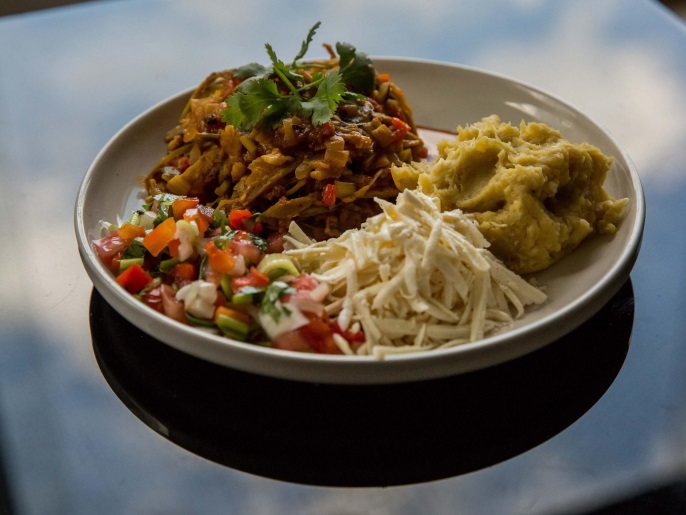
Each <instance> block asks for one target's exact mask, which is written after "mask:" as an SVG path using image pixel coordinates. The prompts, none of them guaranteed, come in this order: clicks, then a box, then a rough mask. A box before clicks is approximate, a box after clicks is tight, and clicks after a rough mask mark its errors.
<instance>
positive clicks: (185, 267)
mask: <svg viewBox="0 0 686 515" xmlns="http://www.w3.org/2000/svg"><path fill="white" fill-rule="evenodd" d="M169 275H170V276H172V277H174V278H177V279H185V280H187V281H193V280H195V279H196V277H197V271H196V269H195V265H194V264H193V263H179V264H178V265H174V266H173V267H172V269H171V270H170V271H169Z"/></svg>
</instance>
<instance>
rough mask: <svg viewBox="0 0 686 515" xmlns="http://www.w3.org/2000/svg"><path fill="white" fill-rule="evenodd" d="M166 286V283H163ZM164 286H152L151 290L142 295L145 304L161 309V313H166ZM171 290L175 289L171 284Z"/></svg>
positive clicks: (156, 309) (157, 309)
mask: <svg viewBox="0 0 686 515" xmlns="http://www.w3.org/2000/svg"><path fill="white" fill-rule="evenodd" d="M162 286H164V285H162ZM162 286H158V287H156V288H150V289H149V290H146V291H145V292H144V293H143V295H142V296H141V300H142V301H143V303H144V304H146V305H147V306H149V307H151V308H152V309H154V310H155V311H159V312H160V313H165V310H164V306H163V304H164V295H163V289H162ZM168 288H169V289H170V290H172V291H174V290H173V288H172V287H171V286H169V287H168Z"/></svg>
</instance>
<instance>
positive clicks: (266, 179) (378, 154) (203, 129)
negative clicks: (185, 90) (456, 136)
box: [145, 47, 427, 240]
mask: <svg viewBox="0 0 686 515" xmlns="http://www.w3.org/2000/svg"><path fill="white" fill-rule="evenodd" d="M327 48H329V47H327ZM329 51H330V53H331V58H330V59H329V60H325V61H313V62H310V63H307V65H306V66H304V67H303V68H302V69H301V70H300V75H301V76H302V78H303V82H304V83H307V81H308V80H310V79H311V76H310V74H309V73H308V71H311V72H312V73H314V72H315V71H316V72H322V73H328V72H329V71H331V70H336V69H338V66H339V59H338V58H337V57H336V55H335V54H334V52H333V51H332V50H331V49H330V48H329ZM234 72H235V70H227V71H222V72H217V73H213V74H211V75H210V76H208V77H207V78H206V79H205V80H204V81H203V82H202V83H201V84H200V85H199V86H198V87H197V89H196V90H195V92H194V93H193V94H192V96H191V98H190V99H189V101H188V103H187V105H186V107H185V109H184V110H183V112H182V114H181V117H180V120H179V123H178V125H177V126H176V127H175V128H173V129H172V130H171V131H170V132H169V133H168V134H167V137H166V143H167V149H168V152H167V154H166V155H165V157H164V158H163V159H162V160H161V161H160V162H159V163H158V164H157V165H156V166H155V167H154V168H153V169H152V170H151V171H150V173H149V174H148V175H147V177H146V178H145V186H146V189H147V191H148V193H149V194H150V195H156V194H159V193H165V192H166V193H172V194H175V195H187V196H194V197H198V198H199V199H200V200H201V202H202V203H204V204H207V205H210V206H212V207H214V208H215V209H220V210H222V211H225V212H226V213H227V214H228V213H229V212H230V211H231V210H234V209H249V210H251V212H252V213H259V215H258V220H259V222H260V223H261V224H262V225H263V226H264V228H265V229H266V230H267V231H268V232H270V233H281V234H283V233H284V232H286V230H287V228H288V226H289V224H290V222H291V220H294V219H297V223H298V224H299V225H300V227H301V228H303V230H304V231H305V232H306V233H307V234H308V235H309V236H311V237H312V238H314V239H316V240H322V239H326V238H329V237H335V236H338V235H339V234H341V233H342V232H343V231H345V230H347V229H350V228H356V227H359V226H360V225H361V223H362V222H364V221H365V220H366V219H367V218H369V217H370V216H373V215H375V214H377V213H378V212H379V204H378V203H376V202H374V200H373V199H374V198H375V197H376V198H382V199H387V200H391V201H392V200H394V199H395V197H396V196H397V194H398V189H397V187H396V186H395V184H394V182H393V178H392V176H391V172H390V169H391V165H393V164H395V165H400V164H402V163H409V162H411V161H416V160H419V159H422V158H424V157H426V155H427V150H426V148H425V146H424V144H423V142H422V140H421V139H420V138H419V136H418V135H417V130H416V126H415V123H414V120H413V118H412V110H411V108H410V106H409V105H408V103H407V100H406V99H405V96H404V94H403V91H402V90H401V89H400V88H399V87H398V86H397V85H395V84H394V83H393V82H391V80H390V78H389V76H388V75H387V74H380V73H378V72H376V71H374V74H375V81H374V87H373V88H372V90H371V91H365V92H361V91H355V93H356V96H355V98H354V99H353V100H346V101H344V102H342V103H341V104H339V105H338V106H337V109H336V111H335V113H334V115H333V117H332V118H331V119H330V120H329V121H326V122H324V123H321V124H318V125H314V124H313V122H312V121H311V120H310V119H308V118H306V117H303V116H300V115H298V114H292V115H288V116H287V117H285V118H283V119H282V120H281V121H280V122H279V123H278V124H277V125H276V126H274V127H262V126H260V125H257V126H255V127H253V128H252V129H250V130H249V131H242V130H239V128H237V127H235V126H233V125H228V124H226V123H225V122H223V121H222V117H221V112H222V110H225V109H226V108H227V104H226V99H227V97H228V96H229V95H231V94H232V93H233V91H234V90H235V88H236V87H238V85H239V84H240V83H241V82H242V81H241V79H240V78H237V77H236V76H235V75H234Z"/></svg>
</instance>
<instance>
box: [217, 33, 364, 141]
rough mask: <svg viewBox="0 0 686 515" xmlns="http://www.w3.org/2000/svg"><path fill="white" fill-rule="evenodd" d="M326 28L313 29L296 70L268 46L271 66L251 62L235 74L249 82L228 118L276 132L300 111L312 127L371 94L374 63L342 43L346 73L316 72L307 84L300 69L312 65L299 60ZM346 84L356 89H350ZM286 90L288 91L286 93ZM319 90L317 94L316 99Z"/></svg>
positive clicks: (230, 102)
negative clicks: (291, 116) (318, 32)
mask: <svg viewBox="0 0 686 515" xmlns="http://www.w3.org/2000/svg"><path fill="white" fill-rule="evenodd" d="M320 25H321V23H320V22H317V23H315V24H314V26H313V27H312V28H311V29H310V31H309V32H308V34H307V37H306V38H305V40H304V41H303V42H302V45H301V47H300V51H299V52H298V54H297V55H296V56H295V58H294V59H293V62H292V64H291V65H290V66H289V65H286V64H285V63H284V62H283V61H281V60H280V59H279V58H278V57H277V55H276V52H275V51H274V49H273V48H272V46H271V45H270V44H269V43H266V44H265V48H266V50H267V55H269V60H270V61H271V66H269V67H265V66H262V65H260V64H257V63H250V64H247V65H245V66H242V67H240V68H237V69H236V70H235V71H234V76H235V77H237V78H239V79H244V80H243V82H242V83H241V84H240V85H239V86H238V87H237V88H236V89H235V90H234V93H233V94H232V95H230V96H229V97H228V98H227V99H226V105H227V108H226V109H224V110H223V111H222V112H221V116H222V120H223V121H224V122H226V123H227V124H229V125H233V126H234V127H237V128H238V129H240V130H243V131H248V130H250V129H252V128H253V127H257V126H259V127H260V128H262V129H265V128H274V127H276V126H277V125H278V124H279V123H280V122H281V120H282V119H283V118H285V117H287V116H288V115H290V114H296V113H300V114H302V115H304V116H305V117H309V118H311V120H312V124H313V125H315V126H317V125H321V124H322V123H325V122H327V121H329V120H330V119H331V118H332V117H333V115H334V113H335V112H336V109H337V107H338V105H339V104H340V103H341V102H342V101H344V100H345V101H357V100H359V99H360V97H361V96H362V94H368V93H370V92H371V91H372V90H373V89H374V83H375V80H376V79H375V72H374V65H373V63H372V61H371V59H370V58H369V57H368V56H367V54H365V53H363V52H357V50H356V49H355V47H354V46H352V45H350V44H348V43H337V44H336V50H337V52H338V54H339V68H340V71H338V70H332V71H329V72H328V73H326V74H324V73H314V74H313V76H312V80H311V82H309V83H307V84H305V83H304V78H303V76H302V75H300V73H299V71H300V70H301V69H303V68H308V65H307V63H305V64H303V65H302V66H300V65H299V64H298V61H299V60H300V59H302V58H303V57H304V56H305V54H306V53H307V50H308V48H309V46H310V43H311V42H312V39H313V37H314V35H315V33H316V31H317V29H318V28H319V26H320ZM309 71H311V70H309ZM281 85H282V86H281ZM346 86H350V87H351V88H352V89H353V90H354V91H348V89H347V87H346ZM284 88H287V90H288V91H287V92H284ZM314 88H317V90H316V92H315V94H314V95H313V96H312V94H311V91H312V90H314ZM305 99H306V100H305Z"/></svg>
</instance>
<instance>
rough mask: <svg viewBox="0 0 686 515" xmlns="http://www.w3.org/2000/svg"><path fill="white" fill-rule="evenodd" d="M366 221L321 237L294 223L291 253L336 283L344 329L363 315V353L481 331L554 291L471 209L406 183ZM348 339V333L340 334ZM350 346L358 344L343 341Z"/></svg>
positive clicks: (441, 343)
mask: <svg viewBox="0 0 686 515" xmlns="http://www.w3.org/2000/svg"><path fill="white" fill-rule="evenodd" d="M376 202H377V203H379V205H380V206H381V208H382V210H383V211H382V213H380V214H379V215H376V216H374V217H372V218H369V219H368V220H367V221H366V222H365V223H364V224H363V226H362V227H361V228H360V229H358V230H351V231H346V232H345V233H343V234H342V235H341V236H340V237H338V238H335V239H331V240H328V241H324V242H313V241H311V240H309V239H308V238H307V237H306V236H305V235H304V233H303V232H302V231H301V230H300V229H299V228H298V227H297V226H296V225H295V224H291V228H290V229H289V236H288V237H287V238H286V241H287V242H288V243H289V246H290V247H291V248H290V250H287V251H286V253H287V254H288V255H290V256H292V257H294V258H297V259H298V261H299V262H300V266H301V267H302V269H303V270H304V271H307V272H308V273H310V274H311V275H312V276H313V277H314V278H315V279H317V280H318V281H320V282H322V283H326V284H328V285H329V287H330V292H329V295H328V298H327V299H326V301H325V302H326V307H325V309H326V310H327V312H328V313H329V314H330V315H331V316H332V317H334V318H336V319H337V322H338V325H339V326H340V327H341V328H342V329H344V330H345V329H348V328H349V327H351V326H352V325H353V324H359V325H361V327H362V329H363V330H364V334H365V335H366V342H365V343H364V344H363V345H362V346H361V347H360V348H359V349H358V350H357V353H358V354H370V355H373V356H377V357H379V358H383V357H384V356H385V355H387V354H392V353H393V354H396V353H404V352H415V351H420V350H429V349H435V348H439V347H451V346H455V345H460V344H463V343H466V342H470V341H476V340H479V339H481V338H483V337H484V335H486V334H488V333H490V332H492V331H494V330H496V329H498V328H500V327H503V326H505V325H508V324H510V323H511V322H512V321H513V320H514V319H515V318H518V317H520V316H522V314H523V313H524V308H525V306H527V305H531V304H540V303H542V302H544V301H545V300H546V294H545V293H543V292H542V291H541V290H539V289H538V288H536V287H535V286H533V285H532V284H530V283H529V282H527V281H526V280H524V279H523V278H522V277H520V276H518V275H517V274H515V273H514V272H511V271H510V270H508V269H507V268H506V267H505V266H504V265H503V264H502V263H501V262H500V261H498V260H497V259H496V258H495V257H494V256H493V255H492V254H491V252H490V251H488V249H487V247H488V245H489V244H488V241H486V239H485V238H484V237H483V235H482V234H481V233H480V232H479V230H478V229H477V227H476V225H475V223H474V221H473V219H472V217H471V216H469V215H466V214H464V213H462V212H461V211H460V210H454V211H446V212H441V210H440V206H439V201H438V199H436V198H434V197H430V196H427V195H425V194H423V193H420V192H418V191H412V190H405V191H404V192H402V193H401V194H400V195H398V198H397V201H396V204H391V203H389V202H387V201H384V200H380V199H377V200H376ZM336 343H337V344H338V345H339V346H342V345H341V344H342V342H336ZM342 350H344V352H345V351H349V349H342Z"/></svg>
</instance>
